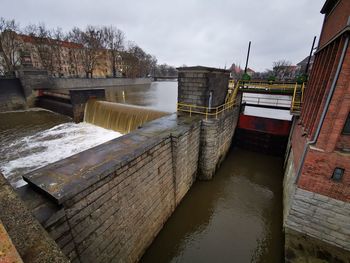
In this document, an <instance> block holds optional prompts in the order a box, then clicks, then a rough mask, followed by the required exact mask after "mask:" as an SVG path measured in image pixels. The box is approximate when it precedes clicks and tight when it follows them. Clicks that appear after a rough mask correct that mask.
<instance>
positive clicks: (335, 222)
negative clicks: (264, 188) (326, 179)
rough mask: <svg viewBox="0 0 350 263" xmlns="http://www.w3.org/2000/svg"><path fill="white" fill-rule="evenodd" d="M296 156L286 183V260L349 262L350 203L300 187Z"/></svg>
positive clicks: (290, 161) (284, 185)
mask: <svg viewBox="0 0 350 263" xmlns="http://www.w3.org/2000/svg"><path fill="white" fill-rule="evenodd" d="M293 159H294V156H293V151H291V153H290V156H289V158H288V161H287V166H286V172H285V177H284V184H283V187H284V189H283V190H284V193H283V197H284V198H283V207H284V211H283V212H284V213H283V218H284V220H283V226H284V230H285V240H286V242H285V256H286V262H306V261H308V260H324V261H320V262H348V261H349V260H350V239H349V235H350V221H349V218H350V205H349V203H347V202H343V201H340V200H336V199H333V198H330V197H327V196H325V195H321V194H318V193H313V192H309V191H307V190H304V189H302V188H299V187H297V186H296V184H295V180H296V169H295V166H294V161H293ZM337 260H338V261H337ZM340 260H342V261H340Z"/></svg>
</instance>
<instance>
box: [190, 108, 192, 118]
mask: <svg viewBox="0 0 350 263" xmlns="http://www.w3.org/2000/svg"><path fill="white" fill-rule="evenodd" d="M191 116H192V106H190V117H191Z"/></svg>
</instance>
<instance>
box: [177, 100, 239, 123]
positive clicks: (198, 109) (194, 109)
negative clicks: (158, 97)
mask: <svg viewBox="0 0 350 263" xmlns="http://www.w3.org/2000/svg"><path fill="white" fill-rule="evenodd" d="M235 104H236V101H229V102H226V103H224V104H222V105H220V106H217V107H211V108H209V107H205V106H198V105H193V104H186V103H177V110H178V111H182V112H188V113H190V116H192V114H200V115H205V119H206V120H207V119H208V117H213V116H215V118H216V119H217V118H218V116H219V114H221V113H222V112H225V111H227V110H229V109H232V108H233V106H234V105H235Z"/></svg>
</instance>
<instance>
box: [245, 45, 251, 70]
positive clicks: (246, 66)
mask: <svg viewBox="0 0 350 263" xmlns="http://www.w3.org/2000/svg"><path fill="white" fill-rule="evenodd" d="M250 45H251V41H249V45H248V53H247V59H246V61H245V68H244V73H247V68H248V61H249V54H250Z"/></svg>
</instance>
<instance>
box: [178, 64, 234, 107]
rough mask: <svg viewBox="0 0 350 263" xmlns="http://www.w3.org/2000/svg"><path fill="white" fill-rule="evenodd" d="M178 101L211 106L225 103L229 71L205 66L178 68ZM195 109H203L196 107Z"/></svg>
mask: <svg viewBox="0 0 350 263" xmlns="http://www.w3.org/2000/svg"><path fill="white" fill-rule="evenodd" d="M178 71H179V74H178V102H179V103H184V104H191V105H196V106H202V107H203V106H204V107H208V106H209V97H210V94H212V99H211V107H212V108H214V107H217V106H220V105H222V104H224V103H225V98H226V94H227V88H228V80H229V72H228V71H227V70H220V69H214V68H207V67H200V66H198V67H184V68H178ZM195 110H196V111H203V109H202V108H196V109H195Z"/></svg>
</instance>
